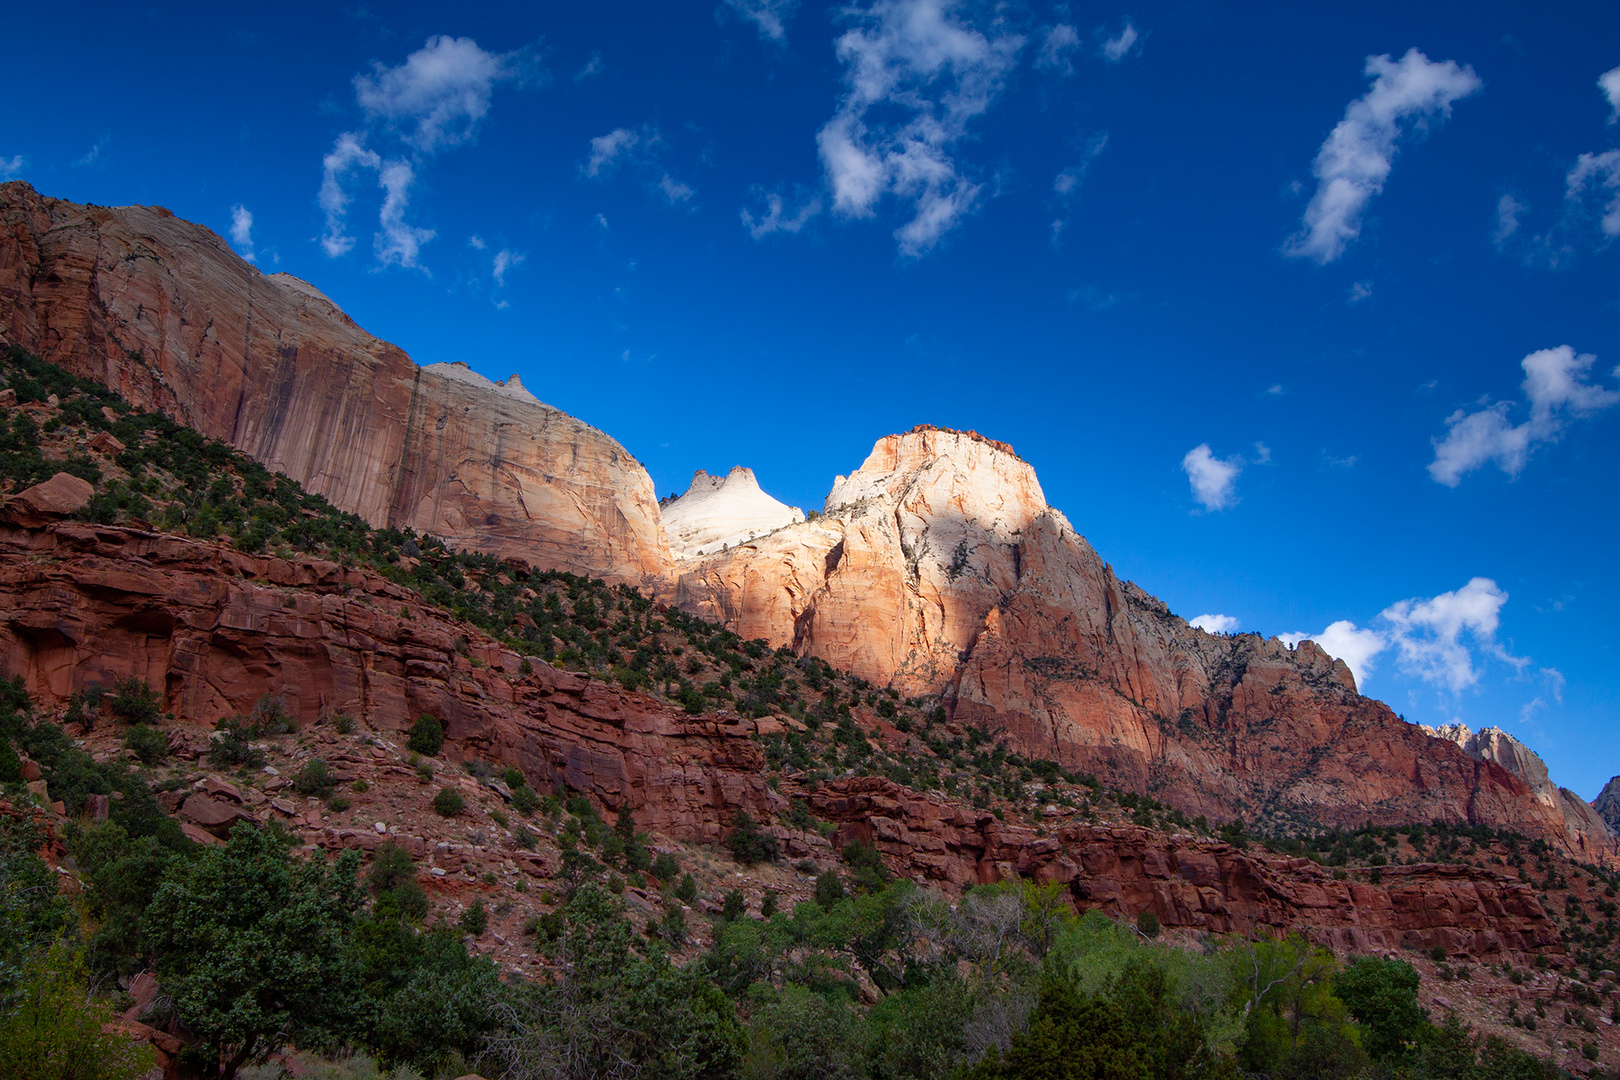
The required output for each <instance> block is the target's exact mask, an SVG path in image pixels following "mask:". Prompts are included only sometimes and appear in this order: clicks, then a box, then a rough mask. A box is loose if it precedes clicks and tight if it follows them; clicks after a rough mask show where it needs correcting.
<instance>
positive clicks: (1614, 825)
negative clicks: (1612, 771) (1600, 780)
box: [1592, 776, 1620, 831]
mask: <svg viewBox="0 0 1620 1080" xmlns="http://www.w3.org/2000/svg"><path fill="white" fill-rule="evenodd" d="M1592 809H1593V810H1596V811H1597V812H1598V814H1599V816H1601V817H1602V818H1603V820H1604V821H1607V822H1608V823H1609V827H1610V828H1611V829H1614V830H1616V831H1620V776H1615V777H1611V778H1610V779H1609V782H1608V783H1607V784H1604V785H1603V790H1602V791H1600V792H1598V797H1597V798H1595V799H1593V800H1592Z"/></svg>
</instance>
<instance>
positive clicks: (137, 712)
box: [106, 676, 163, 724]
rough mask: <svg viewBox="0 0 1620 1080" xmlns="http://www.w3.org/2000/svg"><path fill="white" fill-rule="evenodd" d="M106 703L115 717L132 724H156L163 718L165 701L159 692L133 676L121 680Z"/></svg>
mask: <svg viewBox="0 0 1620 1080" xmlns="http://www.w3.org/2000/svg"><path fill="white" fill-rule="evenodd" d="M106 703H107V708H109V709H111V710H112V711H113V714H114V715H116V716H119V717H121V718H123V719H124V720H127V721H129V722H130V723H131V724H154V723H156V722H157V721H158V720H160V719H161V718H162V717H163V701H162V699H161V698H159V697H158V694H157V691H156V690H153V689H152V688H151V687H150V686H147V685H146V682H145V680H143V679H137V678H134V677H133V676H131V677H130V678H128V679H123V680H120V681H119V683H118V688H117V690H116V691H115V692H114V693H113V694H112V696H110V697H108V698H107V699H106Z"/></svg>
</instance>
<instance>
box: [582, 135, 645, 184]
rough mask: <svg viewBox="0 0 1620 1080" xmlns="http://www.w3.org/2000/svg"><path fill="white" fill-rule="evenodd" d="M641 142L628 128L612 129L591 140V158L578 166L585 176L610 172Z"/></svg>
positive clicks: (639, 137) (638, 136)
mask: <svg viewBox="0 0 1620 1080" xmlns="http://www.w3.org/2000/svg"><path fill="white" fill-rule="evenodd" d="M640 142H641V136H640V135H637V134H636V133H635V132H633V131H631V130H630V129H629V128H614V129H613V130H612V131H610V132H608V133H607V134H606V135H598V136H597V137H596V138H594V139H592V140H591V156H590V157H589V158H587V159H586V161H585V164H584V165H582V166H580V168H581V170H582V171H583V172H584V173H585V175H586V176H592V177H595V176H601V175H602V173H603V172H604V171H606V172H611V171H612V170H613V168H614V166H615V165H616V164H617V163H618V162H619V160H620V159H622V158H623V157H624V156H625V155H626V154H627V153H629V152H630V151H631V150H633V149H635V147H636V146H637V144H639V143H640Z"/></svg>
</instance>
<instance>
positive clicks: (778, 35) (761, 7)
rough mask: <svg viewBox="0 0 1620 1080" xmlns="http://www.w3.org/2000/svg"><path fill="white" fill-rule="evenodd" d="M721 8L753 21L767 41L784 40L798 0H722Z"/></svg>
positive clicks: (760, 34)
mask: <svg viewBox="0 0 1620 1080" xmlns="http://www.w3.org/2000/svg"><path fill="white" fill-rule="evenodd" d="M721 10H723V11H731V12H733V13H735V14H737V15H740V16H741V17H742V18H744V19H747V20H748V21H749V22H751V23H753V24H754V26H755V27H756V28H757V29H758V30H759V36H760V37H762V38H764V39H765V40H767V41H777V42H781V41H786V40H787V22H788V20H789V19H791V18H793V15H794V13H795V12H797V11H798V10H799V0H724V3H723V5H722V8H721Z"/></svg>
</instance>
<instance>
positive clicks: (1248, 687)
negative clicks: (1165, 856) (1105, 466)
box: [673, 428, 1615, 859]
mask: <svg viewBox="0 0 1620 1080" xmlns="http://www.w3.org/2000/svg"><path fill="white" fill-rule="evenodd" d="M673 594H674V599H675V602H676V603H678V604H679V605H681V606H682V607H683V608H685V609H687V610H690V611H693V612H696V613H699V614H702V615H704V616H706V617H710V618H714V619H717V620H721V621H724V622H725V623H726V624H727V625H728V626H730V627H732V628H733V629H735V630H737V631H738V632H739V633H741V634H743V635H744V636H746V637H763V638H765V639H766V640H768V641H769V642H770V643H771V644H772V645H776V646H781V645H788V646H791V647H793V648H795V649H797V650H799V651H801V652H806V653H810V654H813V655H816V656H820V657H822V658H824V659H826V660H828V661H829V662H830V663H832V664H833V665H834V666H836V667H841V668H845V669H847V670H850V671H852V672H854V673H856V674H858V675H860V676H862V677H864V678H867V679H870V680H871V681H873V682H876V683H879V684H885V685H895V686H897V687H898V688H899V689H901V690H902V692H904V693H907V694H938V695H940V696H941V697H942V698H943V700H944V702H945V703H946V705H947V707H948V708H949V710H950V712H951V716H952V719H953V720H955V721H956V722H958V723H965V724H975V725H979V726H982V727H984V728H986V729H987V730H990V731H996V732H1002V733H1005V735H1006V736H1007V737H1008V739H1009V741H1010V742H1011V744H1012V745H1013V746H1014V747H1015V748H1016V749H1017V750H1019V751H1020V752H1022V753H1024V754H1025V755H1027V756H1030V757H1038V758H1050V759H1053V760H1055V761H1057V762H1059V763H1060V764H1062V765H1063V766H1065V767H1066V768H1070V769H1074V770H1083V771H1088V772H1092V773H1094V774H1096V775H1097V776H1099V777H1101V778H1103V779H1105V780H1107V781H1109V782H1110V783H1114V784H1117V785H1119V786H1121V787H1125V788H1129V789H1131V790H1136V791H1144V792H1146V793H1148V794H1151V795H1154V796H1156V797H1157V798H1159V799H1161V800H1163V801H1165V802H1167V803H1169V804H1171V805H1172V806H1176V807H1178V808H1180V809H1183V810H1184V811H1186V812H1187V813H1189V814H1205V815H1207V816H1209V817H1211V818H1214V819H1217V820H1225V819H1229V818H1232V817H1236V816H1242V817H1245V818H1247V819H1248V820H1249V821H1251V822H1259V823H1262V824H1263V825H1266V826H1268V827H1277V828H1285V829H1286V828H1288V827H1290V826H1297V825H1309V824H1330V825H1338V826H1343V827H1358V826H1362V825H1367V824H1398V823H1405V822H1413V821H1429V820H1432V819H1435V818H1440V819H1444V820H1447V821H1468V822H1474V823H1479V824H1486V825H1491V826H1494V827H1501V828H1512V829H1518V830H1521V831H1523V832H1526V833H1529V834H1532V835H1537V836H1546V837H1550V838H1556V839H1558V840H1559V841H1560V842H1561V843H1563V844H1565V845H1567V846H1568V847H1569V848H1570V849H1571V850H1572V851H1574V852H1576V853H1579V854H1582V855H1583V856H1584V857H1587V858H1594V859H1606V858H1609V857H1611V856H1612V855H1613V854H1614V852H1615V841H1614V836H1613V833H1612V832H1611V831H1610V829H1609V827H1608V825H1607V824H1606V823H1605V822H1604V821H1603V820H1601V818H1599V817H1598V816H1597V815H1595V814H1590V813H1585V814H1583V813H1581V812H1580V811H1579V809H1578V808H1576V809H1572V808H1570V807H1568V806H1566V805H1565V804H1564V800H1563V799H1562V798H1561V797H1553V798H1546V797H1544V796H1545V793H1544V792H1541V791H1540V788H1539V787H1538V781H1537V779H1536V778H1535V777H1533V776H1529V775H1528V774H1527V773H1525V772H1524V771H1523V770H1520V771H1515V769H1514V768H1513V767H1512V766H1513V765H1514V762H1512V761H1505V760H1502V759H1500V756H1492V755H1486V754H1474V753H1471V752H1470V751H1469V750H1467V749H1465V748H1464V747H1462V746H1459V745H1458V744H1457V743H1456V742H1454V741H1451V740H1448V739H1439V738H1433V737H1431V736H1430V735H1429V734H1428V733H1426V732H1425V731H1423V730H1422V729H1420V728H1418V727H1417V726H1415V725H1412V724H1408V723H1406V722H1404V721H1403V720H1401V719H1400V718H1399V717H1397V716H1396V715H1395V714H1394V713H1393V712H1392V711H1391V710H1390V709H1389V708H1388V706H1386V705H1384V704H1383V703H1382V702H1379V701H1375V700H1373V699H1371V698H1367V697H1363V696H1362V695H1361V694H1360V693H1358V692H1357V689H1356V685H1355V679H1354V677H1353V676H1352V675H1351V673H1350V670H1349V669H1348V668H1347V667H1346V666H1345V665H1344V664H1343V663H1342V662H1340V661H1337V660H1334V659H1332V658H1331V657H1329V656H1327V655H1326V654H1325V653H1323V652H1322V650H1321V649H1320V648H1318V647H1317V646H1316V645H1315V644H1314V643H1311V642H1304V643H1302V644H1301V645H1300V646H1299V647H1298V648H1297V649H1290V648H1288V647H1287V646H1286V645H1284V644H1283V643H1282V642H1281V641H1279V640H1277V639H1275V638H1272V639H1265V638H1262V637H1260V636H1259V635H1257V634H1240V635H1212V634H1207V633H1205V632H1204V631H1202V630H1198V629H1196V628H1194V627H1192V626H1189V625H1188V624H1187V622H1186V621H1185V620H1183V619H1181V618H1178V617H1177V616H1175V615H1173V614H1172V613H1171V612H1170V611H1169V609H1168V608H1167V607H1166V606H1165V605H1164V604H1163V603H1162V602H1160V601H1158V600H1156V599H1154V598H1153V597H1151V596H1149V595H1148V594H1147V593H1145V592H1144V591H1142V590H1141V589H1140V588H1138V587H1137V586H1136V585H1134V584H1132V583H1130V582H1122V581H1120V580H1119V579H1118V578H1117V577H1115V575H1114V573H1113V571H1112V570H1111V569H1110V568H1109V567H1108V565H1107V564H1106V563H1104V562H1103V560H1102V559H1101V558H1100V557H1099V556H1098V555H1097V553H1096V552H1095V551H1094V550H1093V549H1092V547H1091V545H1090V544H1088V543H1087V542H1086V541H1085V539H1084V538H1083V537H1081V536H1080V535H1079V534H1078V533H1077V532H1076V531H1075V529H1074V527H1073V526H1072V525H1070V524H1069V522H1068V520H1067V519H1066V518H1065V517H1064V516H1063V515H1062V514H1061V513H1060V512H1058V511H1057V510H1054V509H1052V508H1051V507H1049V506H1047V505H1046V501H1045V498H1044V495H1043V494H1042V492H1041V488H1040V484H1039V482H1038V481H1037V480H1036V477H1035V473H1034V470H1033V469H1032V468H1031V467H1030V466H1029V465H1028V463H1026V462H1024V461H1022V460H1021V459H1019V458H1018V457H1017V456H1016V455H1015V454H1014V453H1013V452H1012V449H1011V448H1010V447H1008V446H1006V445H1005V444H1001V443H996V442H993V441H991V440H989V439H985V438H983V437H981V436H978V435H976V434H974V433H971V432H953V431H946V430H942V429H937V428H918V429H915V430H913V431H910V432H908V433H906V434H904V435H892V436H888V437H886V438H884V439H880V440H879V441H878V443H877V445H876V447H874V449H873V451H872V454H871V455H870V456H869V457H868V458H867V460H866V462H865V463H864V464H862V466H861V467H860V469H859V470H857V471H856V472H855V473H853V474H852V475H851V476H849V477H848V478H844V477H840V478H839V479H838V480H837V481H836V482H835V483H834V486H833V490H832V492H831V494H830V495H829V496H828V498H827V502H826V506H825V508H824V511H823V513H822V514H821V515H820V517H819V518H818V519H816V520H814V521H807V522H805V523H803V524H797V525H793V526H790V527H787V528H784V529H781V530H778V531H777V532H774V533H772V534H771V535H770V536H768V537H764V538H761V539H759V540H757V541H753V542H749V543H744V544H741V545H738V546H735V547H733V548H732V549H731V550H729V551H725V552H720V553H715V554H710V555H707V556H704V557H701V558H695V559H684V560H681V561H680V562H679V564H678V578H677V582H676V585H675V588H674V591H673ZM1540 779H1541V781H1542V782H1544V781H1545V777H1544V776H1543V777H1541V778H1540ZM1547 786H1549V787H1550V785H1547ZM1552 790H1553V791H1554V792H1555V793H1556V789H1552Z"/></svg>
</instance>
